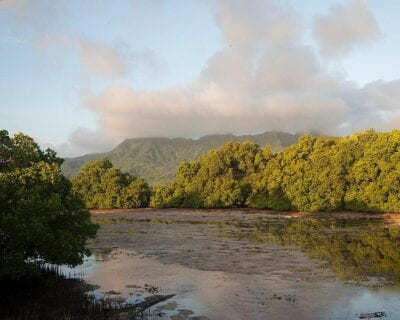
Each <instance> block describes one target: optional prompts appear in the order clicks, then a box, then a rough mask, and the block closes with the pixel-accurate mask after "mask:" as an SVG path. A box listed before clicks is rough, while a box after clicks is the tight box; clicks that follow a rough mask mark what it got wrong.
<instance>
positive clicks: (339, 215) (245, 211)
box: [89, 208, 400, 223]
mask: <svg viewBox="0 0 400 320" xmlns="http://www.w3.org/2000/svg"><path fill="white" fill-rule="evenodd" d="M89 211H90V213H91V214H92V215H103V214H104V215H127V214H129V215H132V216H135V215H140V216H143V215H145V216H147V215H149V216H160V218H162V217H165V218H169V217H171V216H175V217H176V216H180V217H188V218H189V217H193V216H199V215H201V216H202V217H210V218H211V217H214V218H217V217H222V216H224V217H227V216H228V217H229V216H237V215H240V216H242V215H245V216H249V217H257V218H258V217H260V218H262V217H265V218H286V219H296V218H305V217H314V218H325V219H326V218H335V219H394V220H399V223H400V213H378V212H356V211H329V212H301V211H276V210H270V209H254V208H213V209H208V208H207V209H204V208H202V209H193V208H189V209H186V208H165V209H155V208H134V209H90V210H89ZM227 213H229V214H227Z"/></svg>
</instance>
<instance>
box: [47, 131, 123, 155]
mask: <svg viewBox="0 0 400 320" xmlns="http://www.w3.org/2000/svg"><path fill="white" fill-rule="evenodd" d="M118 142H120V141H117V140H114V139H113V138H110V137H109V136H107V135H106V134H105V133H104V132H101V131H98V130H91V129H87V128H82V127H80V128H77V129H75V130H74V131H73V132H72V133H71V134H70V136H69V138H68V140H67V142H65V143H63V144H60V145H58V146H51V148H52V149H54V150H55V151H57V152H58V153H59V154H60V156H62V157H73V156H77V155H82V154H86V153H100V152H105V151H109V150H111V149H112V148H113V147H114V146H115V145H116V143H118Z"/></svg>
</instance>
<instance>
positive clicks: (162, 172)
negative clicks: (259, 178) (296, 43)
mask: <svg viewBox="0 0 400 320" xmlns="http://www.w3.org/2000/svg"><path fill="white" fill-rule="evenodd" d="M297 139H298V136H297V135H292V134H290V133H284V132H265V133H262V134H258V135H247V136H234V135H212V136H206V137H202V138H200V139H197V140H192V139H184V138H175V139H168V138H138V139H129V140H125V141H124V142H122V143H121V144H120V145H118V146H117V147H116V148H115V149H113V150H111V151H110V152H107V153H103V154H89V155H85V156H82V157H77V158H71V159H65V161H64V163H63V165H62V167H61V168H62V170H63V173H64V174H65V176H67V177H73V176H75V175H76V174H77V173H78V172H79V170H80V169H81V168H83V167H84V166H85V165H86V164H87V163H88V162H89V161H92V160H98V159H101V158H103V157H106V158H107V159H109V160H110V161H111V163H112V164H113V165H114V166H115V167H116V168H118V169H120V170H121V171H122V172H127V173H129V174H130V175H132V176H135V177H142V178H143V179H145V180H146V181H147V182H148V183H150V184H153V185H155V184H160V183H166V182H169V181H172V180H174V178H175V172H176V169H177V167H178V165H179V164H180V163H181V162H182V161H190V160H194V159H197V158H198V157H199V156H200V155H202V154H204V153H206V152H208V151H210V150H212V149H215V148H218V147H221V146H222V145H223V144H224V143H226V142H228V141H239V142H240V141H246V140H251V141H253V142H255V143H257V144H258V145H260V146H262V147H264V146H269V147H270V148H271V150H273V151H280V150H282V149H283V148H285V147H287V146H289V145H291V144H293V143H296V141H297Z"/></svg>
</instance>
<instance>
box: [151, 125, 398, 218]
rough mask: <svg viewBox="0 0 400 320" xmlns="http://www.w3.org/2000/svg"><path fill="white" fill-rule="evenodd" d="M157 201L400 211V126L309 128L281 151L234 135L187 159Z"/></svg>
mask: <svg viewBox="0 0 400 320" xmlns="http://www.w3.org/2000/svg"><path fill="white" fill-rule="evenodd" d="M151 205H152V206H153V207H194V208H199V207H205V208H213V207H231V206H250V207H256V208H270V209H276V210H301V211H330V210H342V209H347V210H355V211H374V212H400V131H392V132H388V133H377V132H375V131H374V130H368V131H365V132H362V133H357V134H354V135H352V136H349V137H340V138H339V137H314V136H312V135H304V136H302V137H301V138H300V139H299V141H298V143H297V144H294V145H292V146H290V147H288V148H286V149H285V150H283V151H282V152H278V153H272V151H271V150H270V149H269V148H264V149H260V148H259V147H258V146H257V145H256V144H254V143H251V142H244V143H238V142H229V143H227V144H225V145H224V146H223V147H222V148H219V149H216V150H213V151H211V152H209V153H207V154H205V155H203V156H201V157H200V158H199V159H198V160H194V161H191V162H183V163H182V164H181V165H180V166H179V168H178V170H177V174H176V180H175V181H173V182H170V183H168V184H167V185H164V186H159V187H157V188H155V190H154V194H153V197H152V199H151Z"/></svg>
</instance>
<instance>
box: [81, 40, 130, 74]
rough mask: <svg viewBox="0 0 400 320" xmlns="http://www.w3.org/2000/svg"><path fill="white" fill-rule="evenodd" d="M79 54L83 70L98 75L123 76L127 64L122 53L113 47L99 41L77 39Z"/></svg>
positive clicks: (125, 72)
mask: <svg viewBox="0 0 400 320" xmlns="http://www.w3.org/2000/svg"><path fill="white" fill-rule="evenodd" d="M79 54H80V61H81V65H82V67H83V70H84V71H86V72H87V73H89V74H94V75H98V76H124V75H126V74H127V72H128V69H129V67H128V65H127V63H126V62H125V61H124V58H123V56H122V54H121V53H120V52H119V51H118V50H117V49H115V48H113V47H110V46H107V45H105V44H104V43H101V42H96V41H91V40H87V39H85V40H83V39H81V40H80V41H79Z"/></svg>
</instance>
